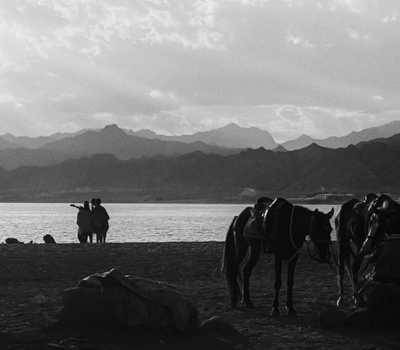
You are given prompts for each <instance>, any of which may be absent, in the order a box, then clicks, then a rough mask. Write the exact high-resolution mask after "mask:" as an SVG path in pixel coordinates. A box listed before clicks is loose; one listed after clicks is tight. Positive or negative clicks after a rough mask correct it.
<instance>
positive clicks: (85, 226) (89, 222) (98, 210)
mask: <svg viewBox="0 0 400 350" xmlns="http://www.w3.org/2000/svg"><path fill="white" fill-rule="evenodd" d="M91 206H92V207H91V208H90V205H89V202H88V201H85V202H84V203H83V206H77V205H75V204H71V207H74V208H77V209H78V215H77V220H76V223H77V225H78V240H79V242H80V243H87V241H88V240H89V242H90V243H93V234H95V235H96V242H97V243H105V242H106V236H107V232H108V229H109V224H108V221H109V220H110V217H109V215H108V213H107V210H106V209H105V208H104V207H103V206H102V205H101V199H100V198H97V199H92V200H91Z"/></svg>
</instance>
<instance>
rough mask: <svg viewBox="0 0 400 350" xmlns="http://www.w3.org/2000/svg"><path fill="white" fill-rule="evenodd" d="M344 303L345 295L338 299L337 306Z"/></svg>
mask: <svg viewBox="0 0 400 350" xmlns="http://www.w3.org/2000/svg"><path fill="white" fill-rule="evenodd" d="M343 305H344V300H343V297H339V298H338V299H337V301H336V306H337V307H342V306H343Z"/></svg>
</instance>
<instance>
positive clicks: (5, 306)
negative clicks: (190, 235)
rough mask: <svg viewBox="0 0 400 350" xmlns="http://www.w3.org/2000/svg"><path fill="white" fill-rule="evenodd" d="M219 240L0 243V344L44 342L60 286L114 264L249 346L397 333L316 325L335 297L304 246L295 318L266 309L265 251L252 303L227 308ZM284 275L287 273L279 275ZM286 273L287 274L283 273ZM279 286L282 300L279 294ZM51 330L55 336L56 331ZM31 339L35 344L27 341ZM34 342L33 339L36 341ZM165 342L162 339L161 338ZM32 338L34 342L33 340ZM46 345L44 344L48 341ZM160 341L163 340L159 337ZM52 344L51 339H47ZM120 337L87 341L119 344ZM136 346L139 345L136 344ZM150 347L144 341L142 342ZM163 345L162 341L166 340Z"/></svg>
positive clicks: (383, 341) (268, 275)
mask: <svg viewBox="0 0 400 350" xmlns="http://www.w3.org/2000/svg"><path fill="white" fill-rule="evenodd" d="M222 248H223V244H222V243H220V242H206V243H121V244H107V245H105V246H99V245H78V244H57V245H53V246H52V245H44V244H31V245H29V244H26V245H14V246H11V245H1V246H0V332H1V333H0V345H2V347H1V349H7V346H8V348H10V349H42V348H46V347H43V346H44V345H46V344H51V343H54V342H57V341H59V340H60V339H61V338H62V337H63V336H64V337H65V336H66V335H64V334H60V333H59V334H58V335H54V334H53V335H51V336H50V335H49V334H48V331H46V329H47V328H48V327H49V326H51V325H52V322H53V321H54V319H55V318H56V315H57V312H58V311H59V310H60V307H61V292H62V290H63V289H65V288H68V287H72V286H74V285H75V284H76V283H77V281H78V280H79V279H80V278H82V277H84V276H86V275H88V274H91V273H94V272H101V271H105V270H107V269H110V268H112V267H117V268H119V269H120V270H121V271H122V272H124V273H126V274H132V275H137V276H142V277H146V278H151V279H156V280H161V281H166V282H169V283H172V284H174V285H176V286H178V287H179V289H180V290H181V291H182V292H183V293H184V294H185V295H187V296H188V297H189V298H190V299H191V300H192V301H193V302H194V304H195V305H196V306H197V308H198V310H199V311H200V317H201V319H206V318H208V317H210V316H214V315H217V316H221V317H223V319H225V320H227V321H229V322H230V323H232V324H233V325H234V326H235V327H236V329H237V330H239V331H240V332H241V333H242V334H243V335H245V336H246V337H248V339H249V345H248V346H247V347H248V348H254V349H309V348H314V349H378V348H379V349H392V348H393V349H394V348H399V347H400V336H396V335H395V334H394V333H393V332H384V331H376V332H373V333H371V334H369V335H368V336H367V335H366V334H365V333H364V334H363V335H362V336H361V334H362V333H360V332H356V331H351V332H350V331H346V332H332V331H326V330H323V329H321V328H320V327H319V324H318V319H317V316H318V313H319V312H320V311H321V310H323V309H325V308H327V307H329V305H331V306H332V305H334V303H335V300H336V282H335V280H336V279H335V275H334V272H333V271H332V270H331V268H330V267H329V266H322V265H319V264H318V263H316V262H314V261H311V260H310V258H309V257H308V256H307V255H306V253H304V254H302V256H301V258H300V260H299V264H298V268H297V274H296V282H295V305H296V308H297V312H298V317H297V318H289V317H287V316H284V315H283V316H281V317H279V318H272V317H270V316H269V312H270V308H271V303H272V292H273V290H272V286H273V270H272V264H271V256H267V255H265V256H263V257H262V259H261V261H260V263H259V265H258V266H257V268H256V271H255V274H254V276H253V279H252V283H251V285H252V296H253V301H254V303H255V306H256V307H255V309H252V310H234V311H232V310H229V309H228V308H227V306H228V296H227V290H226V287H225V280H224V277H223V276H222V274H221V273H220V272H219V269H218V267H219V264H220V259H221V253H222ZM284 278H285V277H284ZM283 281H285V280H283ZM284 298H285V287H284V286H283V288H282V298H281V304H282V305H284V301H285V299H284ZM54 337H56V338H57V337H59V339H55V338H54ZM32 344H33V345H32ZM35 344H36V345H35ZM164 345H165V344H164ZM35 346H36V347H35ZM46 346H47V345H46ZM160 346H161V347H160V348H163V347H162V344H161V345H160ZM48 348H49V349H51V347H48ZM125 348H127V349H128V348H133V347H122V346H119V345H118V341H117V340H115V342H114V344H113V340H112V339H111V340H109V343H108V344H103V345H102V346H100V345H98V347H92V349H125ZM135 348H137V347H135ZM138 348H140V349H141V348H148V347H146V346H144V345H143V347H138ZM164 348H165V346H164Z"/></svg>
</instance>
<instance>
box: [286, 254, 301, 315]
mask: <svg viewBox="0 0 400 350" xmlns="http://www.w3.org/2000/svg"><path fill="white" fill-rule="evenodd" d="M297 259H298V255H295V256H294V257H293V258H292V259H291V260H290V261H289V262H288V270H287V290H286V293H287V296H286V310H287V313H288V315H289V316H296V310H295V309H294V307H293V284H294V271H295V269H296V263H297Z"/></svg>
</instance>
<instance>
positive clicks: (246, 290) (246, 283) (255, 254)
mask: <svg viewBox="0 0 400 350" xmlns="http://www.w3.org/2000/svg"><path fill="white" fill-rule="evenodd" d="M260 253H261V241H259V240H251V241H250V246H249V256H248V259H247V260H246V263H245V265H244V267H243V296H242V302H241V303H242V305H246V306H247V307H248V308H253V307H254V306H253V303H252V302H251V301H250V276H251V272H252V271H253V268H254V266H255V265H256V264H257V262H258V260H259V258H260Z"/></svg>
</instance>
